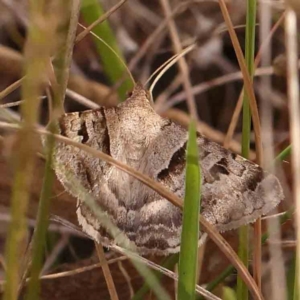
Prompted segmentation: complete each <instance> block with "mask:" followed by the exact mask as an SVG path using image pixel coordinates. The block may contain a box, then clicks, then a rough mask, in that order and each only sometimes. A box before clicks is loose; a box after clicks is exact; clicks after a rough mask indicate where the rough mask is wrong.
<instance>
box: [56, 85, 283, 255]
mask: <svg viewBox="0 0 300 300" xmlns="http://www.w3.org/2000/svg"><path fill="white" fill-rule="evenodd" d="M59 129H60V134H61V135H63V136H66V137H68V138H70V139H73V140H75V141H77V142H80V143H83V144H85V145H88V146H90V147H92V148H95V149H98V150H101V151H103V152H104V153H107V154H109V155H111V156H112V157H113V158H115V159H116V160H119V161H121V162H123V163H125V164H127V165H129V166H131V167H133V168H134V169H136V170H137V171H140V172H142V173H143V174H145V175H148V176H150V177H151V178H153V179H155V180H156V181H158V182H160V183H161V184H163V185H164V186H165V187H166V188H168V189H169V190H170V191H171V192H173V193H174V194H176V195H177V196H179V197H182V198H183V197H184V192H185V187H184V182H185V165H186V145H187V140H188V132H187V130H186V129H185V128H183V127H182V126H180V125H177V124H175V123H173V122H172V121H170V120H168V119H164V118H162V117H161V116H160V115H158V114H157V113H156V112H155V111H154V109H153V107H152V105H151V101H150V98H149V95H148V92H147V91H146V90H145V89H144V88H143V86H142V85H140V84H137V85H136V86H135V87H134V89H133V91H132V93H131V95H130V96H129V98H128V99H127V100H126V101H125V102H123V103H121V104H119V105H118V106H116V107H113V108H104V107H101V108H99V109H96V110H88V111H84V112H74V113H67V114H65V115H63V116H62V117H61V118H60V120H59ZM197 144H198V146H199V156H200V157H199V161H200V164H201V172H202V176H201V180H202V183H201V184H202V188H201V189H202V196H201V208H200V209H201V214H202V216H203V217H204V218H205V219H206V220H207V221H208V222H209V223H211V224H212V225H214V226H216V228H217V229H218V230H219V231H226V230H230V229H235V228H238V227H239V226H241V225H244V224H248V223H250V222H253V221H255V220H256V219H257V218H258V217H259V216H261V215H265V214H267V213H268V212H269V211H270V210H272V209H273V208H274V207H276V206H277V205H278V203H279V202H280V201H281V200H283V198H284V194H283V191H282V187H281V184H280V182H279V180H278V179H277V178H276V177H275V176H274V175H273V174H270V173H267V172H265V171H264V170H263V169H262V168H261V167H259V166H258V165H256V164H254V163H253V162H251V161H249V160H246V159H244V158H242V157H241V156H239V155H237V154H235V153H232V152H230V151H228V150H226V149H225V148H223V147H221V146H220V145H218V144H217V143H214V142H212V141H209V140H208V139H207V138H205V137H204V136H202V135H200V134H198V136H197ZM54 161H55V163H54V169H55V172H56V175H57V177H58V178H59V180H60V181H61V182H62V184H63V185H64V187H65V188H66V190H67V191H69V192H70V193H72V189H71V188H70V183H69V182H68V180H67V178H66V176H65V174H64V172H62V170H61V168H59V167H58V165H64V166H66V167H67V169H68V171H69V172H71V173H72V174H73V175H74V176H75V178H76V179H77V180H78V181H79V182H80V184H81V185H82V186H84V187H85V189H86V190H87V191H88V193H89V194H90V195H92V196H93V199H94V201H95V202H96V204H97V205H99V206H100V207H101V209H102V210H104V211H105V212H106V214H107V215H108V216H109V217H110V218H111V220H112V222H113V223H114V224H115V225H116V226H117V227H118V228H119V229H120V230H121V231H122V232H123V233H124V234H125V235H126V236H127V237H128V239H129V240H130V241H131V242H132V243H134V245H135V246H136V249H137V251H138V252H139V253H140V254H141V255H146V254H156V255H167V254H170V253H176V252H178V251H179V250H180V236H181V228H182V212H181V210H180V209H179V208H177V207H175V206H174V205H173V204H171V203H170V202H169V201H167V200H166V199H164V198H163V197H162V196H160V195H159V194H157V193H156V192H155V191H153V190H152V189H150V188H149V187H147V186H145V185H144V184H142V183H141V182H140V181H138V180H137V179H135V178H133V177H132V176H130V175H128V174H126V173H124V172H122V171H120V170H118V169H117V168H116V167H114V166H112V165H110V164H108V163H106V162H104V161H103V160H100V159H98V158H95V157H93V156H91V155H89V154H87V153H86V152H84V151H82V150H80V149H78V148H76V147H73V146H70V145H67V144H65V143H62V142H58V143H57V144H56V148H55V152H54ZM73 194H74V193H73ZM74 196H76V195H74ZM77 216H78V221H79V224H80V225H81V226H82V229H83V231H85V232H86V233H87V234H89V235H90V236H91V237H92V238H93V239H94V240H96V241H97V242H100V243H102V244H104V245H107V246H109V245H111V244H113V243H114V241H113V239H111V238H110V237H109V235H108V234H107V233H106V232H105V230H103V228H101V225H100V221H99V220H98V219H97V217H96V216H95V214H94V213H93V211H92V210H91V209H90V208H89V207H87V205H86V204H85V201H84V199H80V198H79V199H78V203H77ZM200 237H201V234H200V236H199V239H200Z"/></svg>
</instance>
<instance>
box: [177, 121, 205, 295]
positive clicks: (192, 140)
mask: <svg viewBox="0 0 300 300" xmlns="http://www.w3.org/2000/svg"><path fill="white" fill-rule="evenodd" d="M200 181H201V176H200V166H199V155H198V145H197V140H196V124H195V122H194V121H192V122H191V123H190V127H189V140H188V143H187V159H186V178H185V197H184V207H183V224H182V234H181V250H180V254H179V280H178V300H181V299H194V298H195V287H196V276H197V265H198V239H199V213H200V197H201V195H200Z"/></svg>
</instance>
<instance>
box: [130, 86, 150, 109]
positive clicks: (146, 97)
mask: <svg viewBox="0 0 300 300" xmlns="http://www.w3.org/2000/svg"><path fill="white" fill-rule="evenodd" d="M131 100H133V101H131ZM126 102H138V103H140V104H143V103H144V104H146V105H149V104H150V105H151V106H152V103H153V101H152V97H151V94H150V92H149V91H148V90H147V89H145V87H144V86H143V85H142V84H141V83H140V82H138V83H136V84H135V86H134V88H133V90H132V91H131V92H130V93H128V99H127V100H126Z"/></svg>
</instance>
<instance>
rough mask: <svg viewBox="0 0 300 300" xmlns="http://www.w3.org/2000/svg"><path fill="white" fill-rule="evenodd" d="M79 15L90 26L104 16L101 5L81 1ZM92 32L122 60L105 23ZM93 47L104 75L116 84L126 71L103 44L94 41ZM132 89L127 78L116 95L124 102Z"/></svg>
mask: <svg viewBox="0 0 300 300" xmlns="http://www.w3.org/2000/svg"><path fill="white" fill-rule="evenodd" d="M81 14H82V16H83V18H84V20H85V21H86V22H87V23H88V24H91V23H93V22H94V21H95V20H97V19H99V17H100V16H102V15H103V14H104V11H103V9H102V7H101V4H100V2H99V1H97V0H83V1H82V7H81ZM93 32H94V33H95V34H96V35H98V36H99V37H101V38H102V39H103V40H104V41H105V42H106V43H108V44H109V45H110V47H112V48H113V49H114V50H115V51H116V52H117V53H118V55H119V57H120V58H121V59H123V56H122V53H121V51H120V50H119V48H118V45H117V41H116V39H115V36H114V34H113V32H112V30H111V28H110V26H109V23H108V22H107V21H104V22H102V23H101V24H97V25H96V26H95V27H94V28H93ZM94 42H95V46H96V48H97V51H98V54H99V57H101V61H102V64H103V70H104V73H105V74H106V75H107V77H108V79H109V80H110V81H111V83H116V82H117V81H118V80H119V79H121V78H122V76H123V74H124V73H126V69H125V68H124V66H123V64H121V63H120V60H119V59H117V58H116V56H115V55H114V54H113V53H112V52H111V51H110V50H109V49H108V48H107V47H106V46H105V45H103V43H101V42H99V41H97V40H94ZM132 88H133V84H132V82H131V80H130V78H127V79H126V80H125V81H124V82H123V83H122V84H121V86H120V87H119V88H118V93H119V96H120V99H122V100H124V99H125V98H126V93H127V92H128V91H130V90H131V89H132Z"/></svg>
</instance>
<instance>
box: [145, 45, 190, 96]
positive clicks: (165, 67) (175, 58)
mask: <svg viewBox="0 0 300 300" xmlns="http://www.w3.org/2000/svg"><path fill="white" fill-rule="evenodd" d="M195 46H196V44H195V43H194V44H192V45H190V46H188V47H186V48H185V49H183V50H182V52H181V53H179V54H175V55H174V56H172V57H171V58H170V59H168V60H167V61H166V62H165V63H164V64H162V65H161V66H160V67H159V68H158V69H157V70H155V71H154V73H153V74H152V75H151V76H150V77H149V79H148V80H147V81H146V84H147V83H148V82H149V80H150V79H151V78H152V77H153V76H154V75H155V74H156V73H157V72H159V71H160V72H159V74H158V75H157V76H156V78H155V79H154V80H153V82H152V84H151V86H150V88H149V93H150V95H152V91H153V89H154V86H155V84H156V83H157V81H158V80H159V79H160V78H161V77H162V76H163V75H164V73H165V72H166V71H167V70H168V69H169V68H170V67H171V66H173V65H174V64H175V63H176V62H177V61H178V59H179V58H181V57H182V56H184V55H185V54H187V53H188V52H190V51H192V50H193V49H194V48H195ZM146 84H145V85H146ZM151 97H152V96H151Z"/></svg>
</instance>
